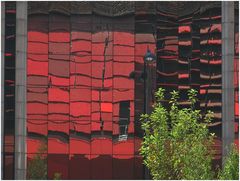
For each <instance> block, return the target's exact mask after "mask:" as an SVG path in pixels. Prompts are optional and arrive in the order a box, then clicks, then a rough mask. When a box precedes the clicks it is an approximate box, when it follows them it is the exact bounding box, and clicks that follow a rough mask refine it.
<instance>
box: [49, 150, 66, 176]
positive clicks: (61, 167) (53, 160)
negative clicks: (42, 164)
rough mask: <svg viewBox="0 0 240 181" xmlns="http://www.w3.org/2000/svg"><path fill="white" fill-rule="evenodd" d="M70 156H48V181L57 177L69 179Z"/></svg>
mask: <svg viewBox="0 0 240 181" xmlns="http://www.w3.org/2000/svg"><path fill="white" fill-rule="evenodd" d="M68 170H69V155H67V154H48V179H50V180H53V178H56V177H57V175H60V178H58V179H60V180H61V179H63V180H64V179H69V177H68Z"/></svg>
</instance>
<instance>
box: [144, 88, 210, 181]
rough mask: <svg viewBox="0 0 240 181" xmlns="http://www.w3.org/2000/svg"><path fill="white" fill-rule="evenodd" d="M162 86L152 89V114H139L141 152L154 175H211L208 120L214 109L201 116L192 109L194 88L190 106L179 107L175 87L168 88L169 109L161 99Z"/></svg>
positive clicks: (169, 176)
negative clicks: (169, 91)
mask: <svg viewBox="0 0 240 181" xmlns="http://www.w3.org/2000/svg"><path fill="white" fill-rule="evenodd" d="M164 92H165V90H164V89H162V88H159V90H158V91H157V92H156V93H155V97H156V103H155V104H154V105H153V111H152V113H151V114H149V115H148V114H144V115H142V116H141V122H142V129H143V130H144V132H145V135H144V138H143V142H142V146H141V149H140V154H141V155H142V156H143V160H144V164H145V165H146V166H147V167H148V169H149V171H150V173H151V175H152V177H153V179H157V180H159V179H161V180H168V179H171V180H176V179H199V180H200V179H213V177H214V172H213V170H212V163H211V162H212V159H213V153H212V151H211V150H212V149H210V146H211V145H212V143H213V138H214V134H212V133H210V132H209V130H208V127H207V124H208V123H210V122H211V120H212V117H213V113H212V112H210V111H208V112H207V114H206V115H205V116H202V115H201V113H200V110H197V109H195V108H194V107H195V106H194V105H195V103H196V101H197V98H196V96H197V91H195V90H193V89H191V90H189V91H188V98H189V102H190V103H191V106H190V107H189V108H182V109H180V108H179V105H178V98H179V93H178V92H177V91H172V92H171V99H170V101H169V104H170V110H167V109H166V108H165V107H164V106H163V104H162V101H163V100H164Z"/></svg>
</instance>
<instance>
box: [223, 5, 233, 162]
mask: <svg viewBox="0 0 240 181" xmlns="http://www.w3.org/2000/svg"><path fill="white" fill-rule="evenodd" d="M233 79H234V2H233V1H222V159H223V164H224V158H225V157H226V156H227V154H228V153H229V148H230V146H231V144H232V143H233V142H234V80H233Z"/></svg>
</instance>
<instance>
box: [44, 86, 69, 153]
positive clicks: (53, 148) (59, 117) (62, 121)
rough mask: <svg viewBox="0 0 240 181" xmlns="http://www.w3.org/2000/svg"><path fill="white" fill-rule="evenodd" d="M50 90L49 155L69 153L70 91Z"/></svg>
mask: <svg viewBox="0 0 240 181" xmlns="http://www.w3.org/2000/svg"><path fill="white" fill-rule="evenodd" d="M48 90H49V93H48V99H49V103H48V153H68V151H69V109H70V107H69V90H65V89H59V88H49V89H48Z"/></svg>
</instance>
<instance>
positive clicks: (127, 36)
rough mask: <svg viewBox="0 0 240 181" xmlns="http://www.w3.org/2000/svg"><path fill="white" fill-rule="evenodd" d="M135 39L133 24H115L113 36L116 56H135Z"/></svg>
mask: <svg viewBox="0 0 240 181" xmlns="http://www.w3.org/2000/svg"><path fill="white" fill-rule="evenodd" d="M134 38H135V36H134V31H133V25H132V24H115V25H114V34H113V47H114V49H113V53H114V55H124V56H126V55H134Z"/></svg>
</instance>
